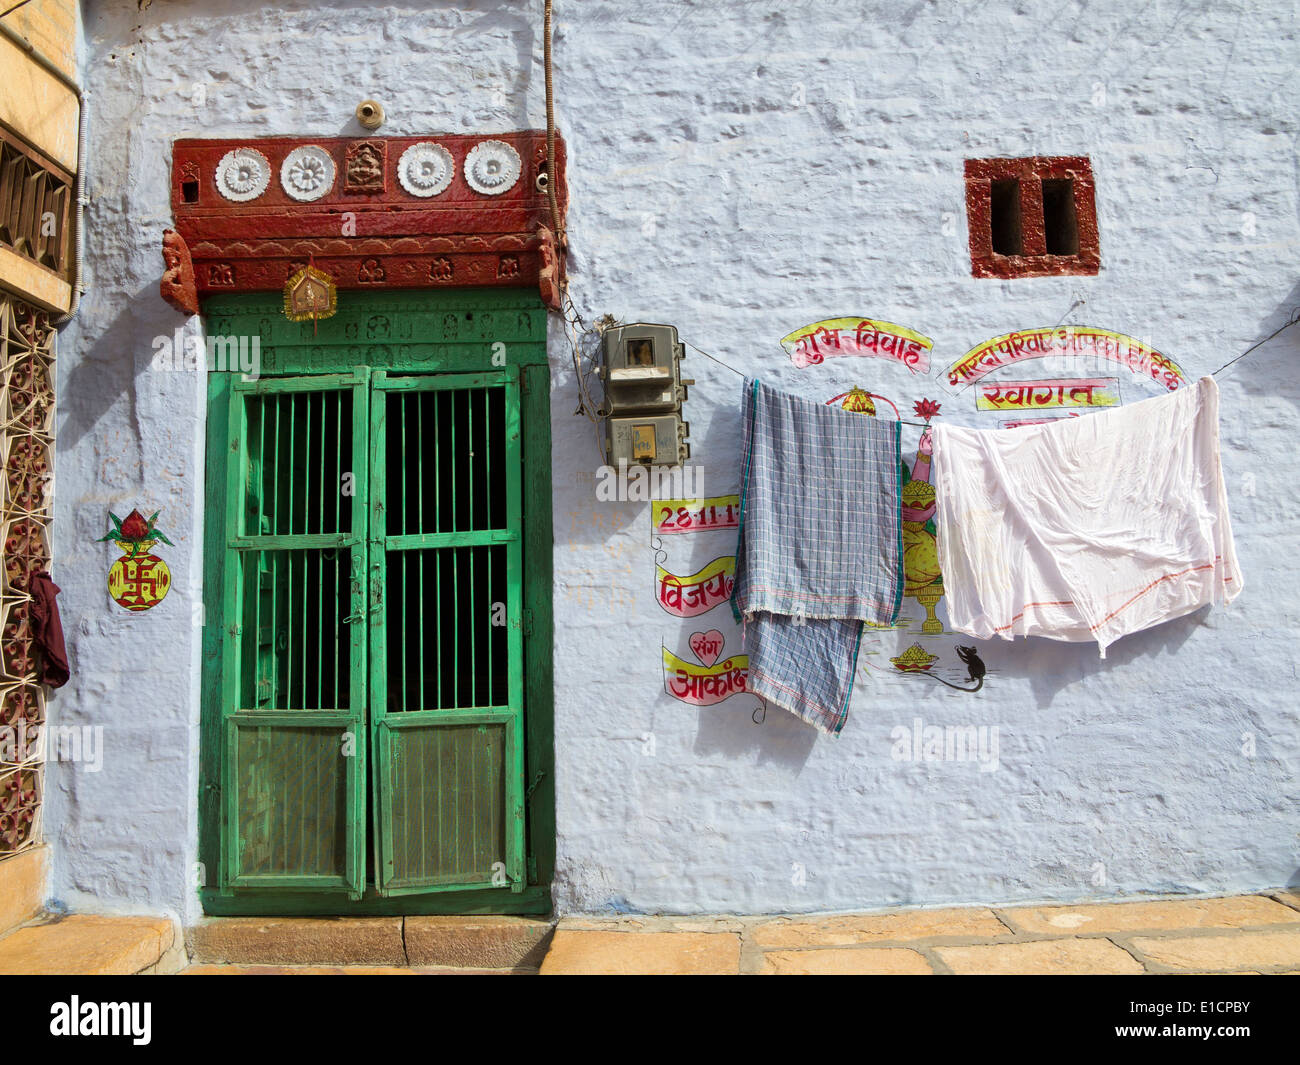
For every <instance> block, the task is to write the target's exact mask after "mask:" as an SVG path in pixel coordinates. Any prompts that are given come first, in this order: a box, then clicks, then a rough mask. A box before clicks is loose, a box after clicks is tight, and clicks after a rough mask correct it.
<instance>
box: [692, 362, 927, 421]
mask: <svg viewBox="0 0 1300 1065" xmlns="http://www.w3.org/2000/svg"><path fill="white" fill-rule="evenodd" d="M682 343H683V344H685V345H686V346H687V347H688V348H690V349H691V350H692V351H698V352H699V353H700V354H701V355H703V356H704V357H705V358H706V359H713V361H714V362H716V363H717V364H718V365H719V366H721V367H723V369H726V370H730V371H731V372H732V373H734V374H736V375H737V376H738V377H742V378H744V377H746V374H745V373H744V372H742V371H741V370H737V369H736V368H735V367H734V366H731V365H730V364H728V363H725V362H723V361H722V360H721V359H718V358H714V356H712V355H710V354H709V353H708V352H707V351H705V350H704V349H703V348H697V347H696V346H695V345H694V344H692V343H691V342H690V341H689V340H683V341H682ZM898 420H899V422H901V423H902V424H903V425H915V426H916V427H917V428H918V429H928V428H930V424H929V423H928V422H909V421H908V420H907V419H906V418H899V419H898Z"/></svg>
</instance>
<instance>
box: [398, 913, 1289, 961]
mask: <svg viewBox="0 0 1300 1065" xmlns="http://www.w3.org/2000/svg"><path fill="white" fill-rule="evenodd" d="M1298 916H1300V915H1298ZM552 927H553V926H552V924H551V922H550V921H547V920H544V919H542V918H537V917H408V918H406V959H407V962H408V964H410V965H435V966H454V967H457V968H471V969H514V968H519V967H526V968H533V969H535V968H537V967H538V966H539V965H541V963H542V958H543V957H545V955H546V947H547V944H548V943H549V941H550V935H551V929H552Z"/></svg>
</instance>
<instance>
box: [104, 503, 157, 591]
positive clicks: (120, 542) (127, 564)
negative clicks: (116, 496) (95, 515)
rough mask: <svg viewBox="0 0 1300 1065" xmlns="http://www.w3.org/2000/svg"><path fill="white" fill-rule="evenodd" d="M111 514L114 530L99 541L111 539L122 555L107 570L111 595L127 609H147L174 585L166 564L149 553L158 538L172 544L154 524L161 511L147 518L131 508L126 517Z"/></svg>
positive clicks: (109, 514)
mask: <svg viewBox="0 0 1300 1065" xmlns="http://www.w3.org/2000/svg"><path fill="white" fill-rule="evenodd" d="M108 516H109V517H110V518H111V519H112V520H113V529H112V531H111V532H110V533H108V535H107V536H101V537H100V538H99V540H98V542H99V543H103V542H104V541H105V540H112V541H113V542H114V543H115V544H117V546H118V547H119V548H120V549H121V551H122V557H121V558H119V559H118V560H117V561H116V562H114V563H113V565H112V568H111V569H109V571H108V594H109V595H111V596H112V597H113V601H114V602H116V603H117V604H118V606H123V607H126V609H127V610H148V609H149V608H150V607H154V606H157V605H158V604H159V603H161V602H162V601H163V598H164V596H166V595H167V592H168V590H169V589H170V588H171V586H172V574H171V570H169V569H168V568H167V563H166V562H164V561H163V560H162V559H161V558H159V557H158V556H157V555H154V554H151V553H150V548H152V547H153V545H154V544H156V543H158V542H159V541H161V542H162V543H164V544H167V545H168V546H171V545H172V542H171V541H170V540H168V539H167V537H166V536H164V535H163V534H162V533H161V532H159V531H158V529H157V528H156V527H155V522H157V520H158V512H157V511H154V515H153V517H151V518H149V519H148V520H146V519H145V517H144V515H142V514H141V513H140V512H139V511H138V510H133V511H131V513H130V514H128V515H127V516H126V518H125V519H122V518H119V517H118V516H117V515H116V514H114V513H113V512H112V511H111V510H110V511H109V512H108Z"/></svg>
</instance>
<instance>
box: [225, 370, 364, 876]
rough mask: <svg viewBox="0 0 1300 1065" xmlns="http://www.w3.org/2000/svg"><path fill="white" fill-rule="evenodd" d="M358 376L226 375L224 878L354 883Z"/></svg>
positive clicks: (359, 863)
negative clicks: (232, 378) (235, 378)
mask: <svg viewBox="0 0 1300 1065" xmlns="http://www.w3.org/2000/svg"><path fill="white" fill-rule="evenodd" d="M368 378H369V371H368V370H365V369H362V370H359V371H357V372H356V373H353V374H348V375H341V374H340V375H327V376H320V377H309V378H278V379H266V378H264V379H262V380H259V381H240V382H236V383H235V384H233V385H232V387H231V399H230V415H229V426H228V434H227V441H228V446H229V449H230V450H229V465H228V469H227V500H228V509H227V515H226V544H225V549H226V567H225V572H226V586H225V588H224V589H223V600H222V605H223V610H222V614H223V624H225V625H227V626H228V627H229V629H230V636H231V638H230V639H227V640H225V641H223V661H222V669H223V673H224V675H225V677H226V678H227V682H226V683H225V684H224V685H223V697H222V708H221V710H222V743H223V752H222V753H223V764H224V767H225V768H224V772H223V777H224V786H223V789H222V790H223V793H224V796H225V798H224V803H223V819H224V822H225V831H224V832H223V833H222V852H223V853H222V862H221V886H222V888H225V889H230V888H245V887H258V888H267V887H271V888H283V889H290V890H295V891H333V892H341V891H345V892H347V893H348V894H349V895H350V896H351V897H353V898H359V897H360V895H361V893H362V891H363V890H364V887H365V862H364V841H365V776H366V768H365V764H366V742H365V741H366V732H365V726H366V713H365V701H366V654H367V647H366V640H365V629H364V626H363V625H360V624H357V622H359V621H363V620H364V617H365V606H366V588H365V580H364V575H365V572H366V561H367V558H366V551H367V543H366V535H365V534H366V529H365V522H366V517H367V513H366V508H365V507H364V506H357V505H354V500H355V499H356V498H357V497H360V498H361V499H363V500H364V499H365V498H366V472H367V467H366V460H367V443H368V438H367V434H368V431H369V418H368V403H367V383H368Z"/></svg>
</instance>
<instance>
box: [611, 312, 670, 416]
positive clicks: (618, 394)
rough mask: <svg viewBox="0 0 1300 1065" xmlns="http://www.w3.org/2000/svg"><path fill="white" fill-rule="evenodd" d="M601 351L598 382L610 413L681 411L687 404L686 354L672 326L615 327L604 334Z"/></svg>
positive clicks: (640, 323) (639, 323) (642, 323)
mask: <svg viewBox="0 0 1300 1065" xmlns="http://www.w3.org/2000/svg"><path fill="white" fill-rule="evenodd" d="M601 347H602V349H603V350H602V354H603V356H604V357H603V359H602V360H601V365H602V373H601V380H602V383H603V384H604V386H605V403H606V405H607V407H608V408H609V410H610V412H611V413H613V414H619V413H621V412H622V411H624V410H636V411H652V410H653V411H673V410H681V406H682V404H683V403H684V402H685V401H686V386H685V385H684V384H683V383H682V371H681V361H682V356H683V355H684V354H685V352H684V350H683V348H682V345H681V343H680V342H679V341H678V339H677V330H676V329H675V328H674V327H673V326H671V325H650V324H647V323H645V322H637V323H634V324H633V325H618V326H614V327H613V328H611V329H606V330H605V332H604V334H603V335H602V337H601Z"/></svg>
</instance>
